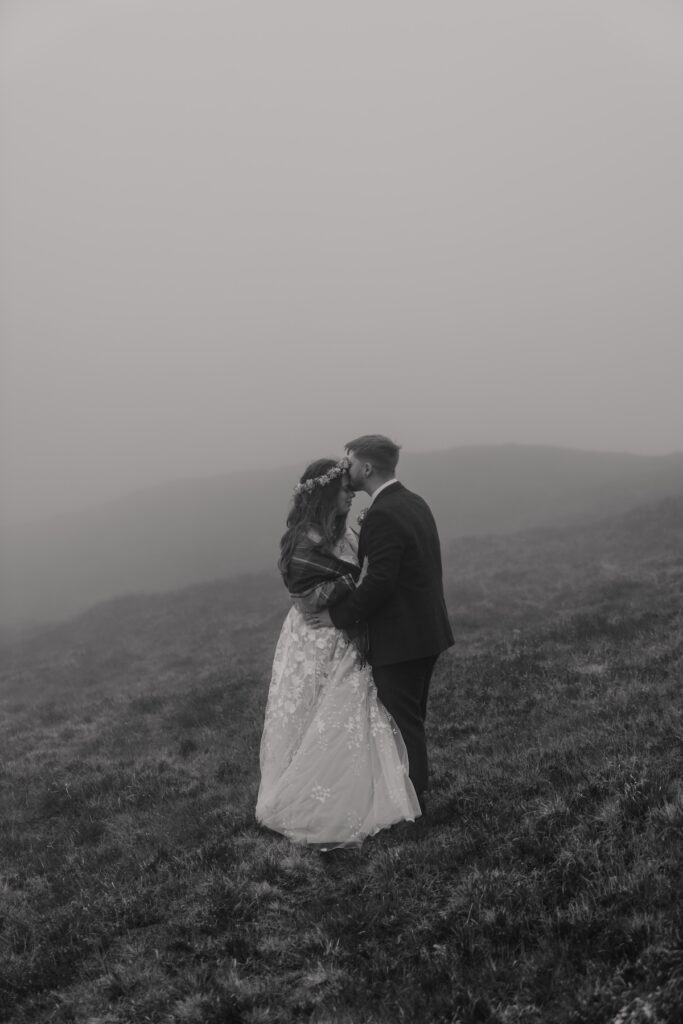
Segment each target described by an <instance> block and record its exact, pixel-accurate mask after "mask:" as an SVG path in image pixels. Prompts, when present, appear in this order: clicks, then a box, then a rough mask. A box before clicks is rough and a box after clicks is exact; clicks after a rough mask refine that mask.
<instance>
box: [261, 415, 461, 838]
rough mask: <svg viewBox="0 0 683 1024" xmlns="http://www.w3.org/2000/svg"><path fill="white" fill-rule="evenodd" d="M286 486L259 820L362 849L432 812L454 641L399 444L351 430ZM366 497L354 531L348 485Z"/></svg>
mask: <svg viewBox="0 0 683 1024" xmlns="http://www.w3.org/2000/svg"><path fill="white" fill-rule="evenodd" d="M346 451H347V457H346V458H344V459H342V460H341V461H340V462H335V461H334V460H333V459H319V460H318V461H316V462H313V463H312V464H311V465H310V466H309V467H308V468H307V469H306V471H305V472H304V474H303V476H302V477H301V480H300V482H299V483H298V484H297V486H296V487H295V488H294V500H293V504H292V508H291V510H290V513H289V516H288V518H287V530H286V532H285V534H284V536H283V537H282V540H281V542H280V561H279V568H280V572H281V574H282V577H283V579H284V582H285V585H286V586H287V588H288V590H289V593H290V595H291V597H292V608H291V609H290V611H289V614H288V615H287V618H286V619H285V622H284V625H283V627H282V632H281V634H280V638H279V640H278V644H277V648H276V651H275V658H274V663H273V673H272V678H271V683H270V690H269V694H268V703H267V707H266V714H265V724H264V729H263V736H262V740H261V785H260V788H259V794H258V801H257V804H256V818H257V820H258V821H259V822H260V823H261V824H262V825H265V826H267V827H268V828H270V829H273V830H274V831H276V832H279V833H281V834H283V835H285V836H287V837H288V838H289V839H290V840H292V841H293V842H295V843H300V844H305V845H308V846H313V847H316V848H318V849H320V850H330V849H334V848H338V847H353V846H359V845H360V844H361V843H362V842H363V840H364V839H365V838H366V837H367V836H370V835H374V834H375V833H376V832H378V831H379V830H380V829H383V828H389V827H390V826H391V825H394V824H396V823H397V822H399V821H415V819H416V818H419V817H420V815H424V814H425V813H426V793H427V785H428V760H427V747H426V741H425V716H426V711H427V696H428V693H429V682H430V679H431V676H432V672H433V669H434V665H435V663H436V660H437V658H438V656H439V654H440V653H441V652H442V651H444V650H446V648H448V647H450V646H451V645H452V643H453V635H452V632H451V628H450V624H449V621H448V614H447V612H446V605H445V601H444V595H443V582H442V570H441V550H440V544H439V536H438V533H437V528H436V524H435V522H434V517H433V516H432V513H431V511H430V509H429V506H428V505H427V504H426V502H425V501H423V499H422V498H420V497H419V496H418V495H417V494H413V493H412V492H411V491H409V490H407V489H406V488H405V487H404V486H403V485H402V484H401V483H400V482H399V481H398V480H397V479H396V475H395V474H396V465H397V463H398V454H399V446H398V445H396V444H394V443H393V442H392V441H391V440H389V438H387V437H384V436H383V435H381V434H369V435H365V436H363V437H359V438H356V440H354V441H350V442H349V443H348V444H347V445H346ZM357 491H365V492H366V493H367V494H368V495H369V496H370V499H371V503H370V507H369V508H368V509H367V512H366V513H365V515H364V516H362V520H361V525H360V532H359V533H356V532H355V531H354V530H352V529H350V528H349V527H348V526H347V517H348V513H349V510H350V508H351V503H352V501H353V496H354V492H357Z"/></svg>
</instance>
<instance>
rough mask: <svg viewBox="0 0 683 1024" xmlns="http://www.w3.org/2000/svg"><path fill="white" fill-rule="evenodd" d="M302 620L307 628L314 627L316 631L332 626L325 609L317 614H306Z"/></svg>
mask: <svg viewBox="0 0 683 1024" xmlns="http://www.w3.org/2000/svg"><path fill="white" fill-rule="evenodd" d="M304 618H305V619H306V622H307V623H308V625H309V626H314V627H315V628H316V629H322V628H323V627H324V626H332V625H334V623H333V622H332V619H331V618H330V613H329V612H328V610H327V608H321V609H320V611H317V612H306V613H305V614H304Z"/></svg>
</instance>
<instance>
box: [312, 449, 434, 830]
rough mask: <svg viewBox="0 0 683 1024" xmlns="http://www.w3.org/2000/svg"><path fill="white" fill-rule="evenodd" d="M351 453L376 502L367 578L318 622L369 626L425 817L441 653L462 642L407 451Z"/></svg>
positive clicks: (375, 661)
mask: <svg viewBox="0 0 683 1024" xmlns="http://www.w3.org/2000/svg"><path fill="white" fill-rule="evenodd" d="M346 451H347V453H348V457H349V463H350V465H349V479H350V482H351V486H352V488H353V490H354V491H365V493H366V494H369V495H370V499H371V504H370V507H369V509H368V510H367V514H366V515H365V518H364V519H363V522H362V526H361V532H360V541H359V548H358V557H359V561H360V563H361V565H362V564H363V561H364V560H366V559H367V572H366V574H365V577H364V579H363V580H362V582H361V583H360V585H359V586H358V589H357V590H356V591H354V593H352V594H351V595H349V597H346V598H344V600H342V601H341V602H340V603H339V604H336V605H334V606H332V607H331V608H329V609H328V611H327V613H319V614H318V615H317V617H316V618H317V622H318V623H319V624H321V625H323V624H329V623H330V622H331V623H332V625H334V626H336V627H337V628H338V629H348V628H349V627H350V626H352V625H353V624H354V623H357V622H360V623H367V626H368V631H369V635H370V653H369V661H370V664H371V666H372V674H373V677H374V680H375V685H376V687H377V695H378V697H379V699H380V700H381V702H382V704H384V706H385V708H386V709H387V711H388V712H389V714H390V715H391V716H392V718H393V719H394V721H395V722H396V725H397V726H398V728H399V729H400V731H401V735H402V736H403V740H404V742H405V745H406V749H407V751H408V761H409V766H410V779H411V781H412V783H413V786H414V787H415V791H416V793H417V797H418V800H419V801H420V808H421V810H422V813H423V814H425V813H426V800H425V794H426V791H427V783H428V773H429V767H428V760H427V745H426V739H425V716H426V713H427V697H428V694H429V682H430V679H431V676H432V672H433V670H434V665H435V664H436V660H437V658H438V656H439V654H440V653H441V652H442V651H445V650H446V648H447V647H450V646H451V645H452V644H453V642H454V641H453V634H452V632H451V627H450V623H449V621H448V613H447V612H446V603H445V600H444V594H443V582H442V572H441V547H440V544H439V534H438V532H437V529H436V523H435V522H434V517H433V515H432V513H431V511H430V509H429V506H428V505H427V503H426V502H425V501H424V500H423V499H422V498H420V497H419V496H418V495H417V494H413V493H412V492H411V491H409V490H407V489H406V488H405V487H404V486H403V484H401V483H399V481H398V480H397V479H396V475H395V474H396V465H397V463H398V453H399V445H397V444H394V442H393V441H390V440H389V438H388V437H384V436H383V435H382V434H366V435H364V436H363V437H357V438H356V439H355V441H349V443H348V444H347V445H346ZM328 616H329V618H328Z"/></svg>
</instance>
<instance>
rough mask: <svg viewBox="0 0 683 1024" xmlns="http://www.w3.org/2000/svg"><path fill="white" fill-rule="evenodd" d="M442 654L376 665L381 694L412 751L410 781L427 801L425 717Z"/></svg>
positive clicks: (409, 754) (379, 694)
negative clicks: (431, 687) (433, 679)
mask: <svg viewBox="0 0 683 1024" xmlns="http://www.w3.org/2000/svg"><path fill="white" fill-rule="evenodd" d="M437 657H438V655H431V656H430V657H428V658H417V659H416V660H415V661H399V662H397V663H396V664H395V665H378V666H376V667H373V669H372V676H373V679H374V680H375V686H376V687H377V696H378V697H379V699H380V700H381V702H382V704H383V705H384V707H385V708H386V709H387V711H388V712H389V714H390V715H391V717H392V718H393V720H394V721H395V722H396V725H397V726H398V728H399V730H400V733H401V735H402V737H403V742H404V743H405V745H406V750H407V752H408V766H409V775H410V781H411V782H412V784H413V786H414V787H415V792H416V793H417V795H418V798H419V799H420V803H421V804H422V803H423V800H424V794H425V793H426V791H427V786H428V783H429V760H428V758H427V739H426V736H425V718H426V717H427V698H428V696H429V683H430V681H431V678H432V672H433V671H434V666H435V664H436V660H437Z"/></svg>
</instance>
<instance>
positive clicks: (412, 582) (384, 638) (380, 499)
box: [329, 482, 454, 667]
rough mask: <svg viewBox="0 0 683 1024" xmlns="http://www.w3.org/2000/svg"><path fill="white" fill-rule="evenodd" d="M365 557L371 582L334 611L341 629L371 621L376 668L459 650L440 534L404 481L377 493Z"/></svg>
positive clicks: (363, 543)
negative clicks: (446, 588) (445, 589)
mask: <svg viewBox="0 0 683 1024" xmlns="http://www.w3.org/2000/svg"><path fill="white" fill-rule="evenodd" d="M358 556H359V559H360V561H361V562H363V560H364V559H365V558H367V559H368V571H367V574H366V576H365V578H364V579H363V581H362V582H361V584H360V586H359V587H358V588H357V589H356V590H355V591H354V592H353V593H352V594H350V595H349V596H348V597H345V598H343V600H341V601H340V602H339V603H338V604H335V605H332V606H331V607H330V609H329V612H330V617H331V618H332V621H333V623H334V624H335V626H337V628H339V629H348V628H349V626H351V625H353V624H354V623H356V622H367V624H368V629H369V634H370V653H369V661H370V664H371V665H373V666H375V667H379V666H380V665H393V664H396V663H397V662H401V661H413V660H414V659H416V658H426V657H429V656H430V655H436V654H440V653H441V651H445V650H446V648H447V647H450V646H451V645H452V644H453V642H454V641H453V633H452V632H451V627H450V623H449V621H448V613H447V611H446V602H445V600H444V594H443V578H442V568H441V545H440V543H439V534H438V531H437V528H436V523H435V522H434V516H433V515H432V513H431V510H430V508H429V506H428V505H427V503H426V502H425V501H424V500H423V499H422V498H420V497H419V495H417V494H413V493H412V491H409V490H407V488H405V487H404V486H403V484H401V483H398V482H397V483H395V484H391V485H390V486H389V487H386V488H385V489H384V490H383V491H382V492H381V493H380V494H378V495H377V497H376V499H375V500H374V501H373V503H372V505H371V506H370V508H369V509H368V512H367V515H366V517H365V519H364V521H363V524H362V526H361V532H360V542H359V548H358Z"/></svg>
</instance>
